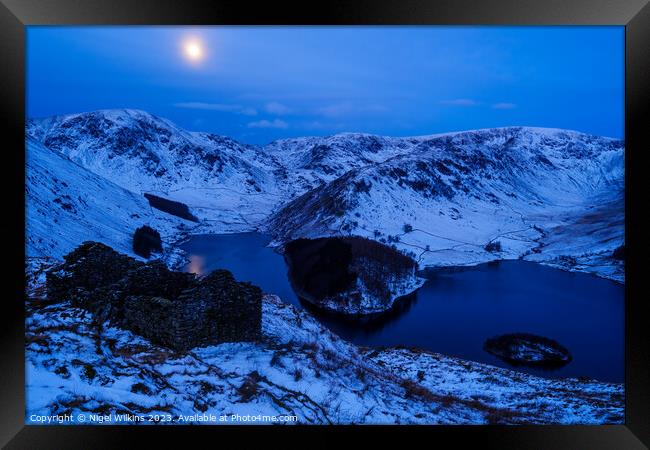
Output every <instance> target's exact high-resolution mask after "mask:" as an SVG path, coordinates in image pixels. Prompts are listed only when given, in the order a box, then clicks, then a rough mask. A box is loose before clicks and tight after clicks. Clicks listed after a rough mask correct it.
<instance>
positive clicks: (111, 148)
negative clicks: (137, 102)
mask: <svg viewBox="0 0 650 450" xmlns="http://www.w3.org/2000/svg"><path fill="white" fill-rule="evenodd" d="M27 135H28V136H29V137H32V138H34V139H35V140H38V141H40V142H41V143H42V144H43V145H44V146H45V147H47V148H49V149H50V150H54V151H56V152H59V153H61V154H63V155H65V156H67V157H68V158H69V159H71V160H72V161H74V162H76V163H77V164H79V165H81V166H83V167H85V168H86V169H88V170H90V171H91V172H93V173H95V174H97V175H100V176H102V177H104V178H106V179H107V180H109V181H112V182H114V183H115V184H117V185H118V186H121V187H123V188H124V189H128V190H130V191H132V192H135V193H138V194H142V193H144V192H149V193H153V194H157V195H160V196H163V197H171V198H174V199H175V200H179V201H182V202H184V203H186V204H187V205H188V206H189V207H190V208H192V209H193V210H194V211H195V212H196V214H197V215H198V217H199V218H202V219H210V220H212V221H216V222H218V221H226V222H237V221H239V222H247V221H251V222H255V221H256V220H259V219H260V218H261V217H263V216H265V215H266V214H268V212H270V210H271V207H272V206H273V205H274V204H275V203H277V202H278V199H279V198H283V197H284V195H281V190H280V188H279V187H278V184H277V183H276V177H275V176H274V170H277V169H279V168H280V166H279V164H278V163H277V162H276V161H275V159H274V158H273V156H271V155H270V154H268V153H266V152H264V151H262V149H260V148H259V147H256V146H250V145H244V144H240V143H239V142H236V141H234V140H232V139H230V138H227V137H223V136H217V135H213V134H208V133H193V132H188V131H185V130H183V129H182V128H179V127H177V126H176V125H174V124H173V123H171V122H169V121H168V120H165V119H161V118H159V117H156V116H154V115H152V114H149V113H146V112H144V111H138V110H128V109H127V110H102V111H95V112H89V113H81V114H71V115H65V116H57V117H51V118H46V119H38V120H30V121H29V122H28V124H27Z"/></svg>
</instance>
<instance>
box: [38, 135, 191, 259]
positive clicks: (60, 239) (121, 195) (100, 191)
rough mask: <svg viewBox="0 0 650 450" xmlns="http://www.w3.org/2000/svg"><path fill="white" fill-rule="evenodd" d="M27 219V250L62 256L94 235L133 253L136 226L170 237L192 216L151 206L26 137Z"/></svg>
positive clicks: (47, 255)
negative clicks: (167, 212) (180, 216)
mask: <svg viewBox="0 0 650 450" xmlns="http://www.w3.org/2000/svg"><path fill="white" fill-rule="evenodd" d="M26 147H27V151H26V158H25V159H26V174H25V177H26V185H25V203H26V205H25V206H26V208H25V219H26V229H27V233H26V236H25V239H26V249H25V250H26V254H27V255H28V256H30V257H48V258H54V259H60V258H61V257H62V256H63V255H64V254H65V253H67V252H69V251H70V249H72V248H75V247H76V246H78V245H79V243H80V242H82V241H84V240H87V239H88V238H89V237H94V238H95V239H97V240H98V241H102V242H105V243H107V244H110V245H113V246H114V247H115V248H116V249H118V250H120V251H123V252H126V253H131V239H132V236H133V232H134V231H135V229H136V228H137V227H139V226H141V225H143V224H149V225H151V226H153V227H155V228H156V229H157V230H160V232H161V233H162V234H163V237H164V238H166V239H167V240H168V241H169V240H173V239H174V235H176V234H178V233H179V232H181V231H182V229H183V227H185V226H189V225H191V224H192V222H188V221H185V220H183V219H179V218H177V217H174V216H170V215H168V214H164V213H162V212H160V211H157V210H155V209H152V208H151V207H150V206H149V204H148V202H147V200H146V199H145V198H144V197H143V196H141V195H138V194H136V193H134V192H131V191H128V190H126V189H124V188H121V187H120V186H118V185H116V184H115V183H113V182H111V181H109V180H107V179H106V178H104V177H102V176H99V175H97V174H95V173H93V172H91V171H89V170H87V169H85V168H84V167H82V166H80V165H78V164H76V163H75V162H73V161H71V160H70V159H68V158H67V157H66V156H65V155H63V154H60V153H58V152H54V151H52V150H50V149H47V148H45V147H43V145H41V144H40V143H39V142H36V141H35V140H34V139H32V138H28V140H27V146H26Z"/></svg>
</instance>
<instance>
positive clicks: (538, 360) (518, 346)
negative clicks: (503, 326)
mask: <svg viewBox="0 0 650 450" xmlns="http://www.w3.org/2000/svg"><path fill="white" fill-rule="evenodd" d="M483 349H484V350H485V351H486V352H488V353H491V354H493V355H495V356H497V357H499V358H501V359H503V360H505V361H508V362H510V363H511V364H514V365H517V364H521V365H527V366H537V367H547V368H554V367H561V366H564V365H566V364H568V363H570V362H571V359H572V358H571V354H570V353H569V351H568V350H567V349H566V348H564V347H563V346H562V345H560V344H558V343H557V342H555V341H554V340H552V339H548V338H545V337H542V336H536V335H534V334H528V333H513V334H504V335H501V336H497V337H494V338H490V339H488V340H486V341H485V344H484V345H483Z"/></svg>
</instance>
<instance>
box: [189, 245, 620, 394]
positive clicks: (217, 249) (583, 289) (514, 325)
mask: <svg viewBox="0 0 650 450" xmlns="http://www.w3.org/2000/svg"><path fill="white" fill-rule="evenodd" d="M269 240H270V239H269V238H268V237H267V236H264V235H262V234H259V233H241V234H230V235H197V236H192V237H191V238H190V239H189V240H188V241H186V242H185V243H184V244H182V245H181V248H182V249H184V250H185V251H187V252H188V254H189V257H190V263H189V264H188V265H187V266H186V268H185V270H187V271H190V272H195V273H199V274H205V273H207V272H209V271H211V270H214V269H217V268H225V269H228V270H230V271H231V272H232V273H233V274H234V275H235V277H236V278H237V279H238V280H241V281H250V282H252V283H253V284H255V285H258V286H260V287H261V288H262V290H264V291H265V292H268V293H272V294H277V295H278V296H280V297H281V298H282V299H284V300H285V301H286V302H289V303H292V304H294V305H296V306H298V307H301V308H304V306H303V305H302V303H301V302H300V300H299V299H298V298H297V296H296V295H295V293H294V292H293V290H292V288H291V284H290V282H289V279H288V276H287V267H286V265H285V262H284V258H283V257H282V255H280V254H278V253H276V252H275V251H273V250H272V249H271V248H268V247H266V245H267V244H268V242H269ZM427 277H428V281H427V282H426V284H425V285H424V286H423V287H422V288H420V289H419V290H418V291H417V292H416V293H415V294H414V295H413V296H411V298H410V299H405V300H404V301H402V302H400V304H399V305H398V308H397V309H396V310H395V311H394V312H392V313H389V314H388V315H386V316H383V317H381V318H379V319H376V320H374V321H370V322H368V323H360V322H359V321H349V320H344V319H341V318H339V317H332V316H328V315H322V314H318V313H317V314H316V315H317V317H318V319H319V320H320V321H321V322H322V323H324V324H325V325H327V326H328V327H329V328H330V329H331V330H332V331H334V332H335V333H337V334H338V335H339V336H341V337H342V338H344V339H347V340H349V341H352V342H354V343H356V344H359V345H365V346H383V345H385V346H392V345H406V346H414V347H421V348H425V349H428V350H431V351H434V352H439V353H443V354H447V355H455V356H459V357H461V358H464V359H469V360H472V361H480V362H485V363H489V364H493V365H497V366H501V367H508V368H513V367H511V366H509V365H508V363H506V362H503V361H501V360H500V359H498V358H496V357H494V356H492V355H490V354H489V353H487V352H485V351H484V350H483V343H484V342H485V340H486V339H487V338H489V337H493V336H495V335H499V334H505V333H515V332H526V333H533V334H538V335H541V336H545V337H548V338H551V339H554V340H556V341H558V342H559V343H560V344H562V345H563V346H565V347H566V348H567V349H569V351H570V352H571V354H572V355H573V361H572V362H570V363H569V364H568V365H566V366H564V367H562V368H560V369H555V370H552V371H551V370H544V369H532V368H522V367H516V368H514V369H515V370H521V371H525V372H528V373H533V374H537V375H543V376H547V377H577V376H587V377H591V378H595V379H598V380H602V381H614V382H623V381H624V287H623V285H621V284H618V283H615V282H612V281H609V280H605V279H602V278H598V277H595V276H592V275H586V274H580V273H571V272H566V271H562V270H558V269H553V268H549V267H545V266H542V265H539V264H536V263H531V262H525V261H501V262H499V263H491V264H482V265H479V266H475V267H468V268H461V269H456V270H445V271H437V272H434V273H431V274H428V275H427Z"/></svg>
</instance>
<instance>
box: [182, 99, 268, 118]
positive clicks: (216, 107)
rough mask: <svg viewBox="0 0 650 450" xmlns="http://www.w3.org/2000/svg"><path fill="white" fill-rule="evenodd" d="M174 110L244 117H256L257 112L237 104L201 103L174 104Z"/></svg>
mask: <svg viewBox="0 0 650 450" xmlns="http://www.w3.org/2000/svg"><path fill="white" fill-rule="evenodd" d="M174 106H175V107H176V108H185V109H200V110H202V111H219V112H230V113H233V114H242V115H244V116H256V115H257V110H256V109H255V108H247V107H244V106H242V105H237V104H227V103H203V102H181V103H174Z"/></svg>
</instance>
